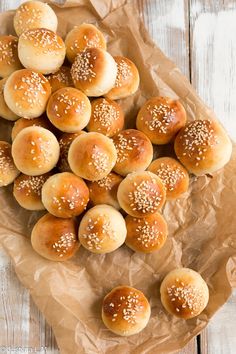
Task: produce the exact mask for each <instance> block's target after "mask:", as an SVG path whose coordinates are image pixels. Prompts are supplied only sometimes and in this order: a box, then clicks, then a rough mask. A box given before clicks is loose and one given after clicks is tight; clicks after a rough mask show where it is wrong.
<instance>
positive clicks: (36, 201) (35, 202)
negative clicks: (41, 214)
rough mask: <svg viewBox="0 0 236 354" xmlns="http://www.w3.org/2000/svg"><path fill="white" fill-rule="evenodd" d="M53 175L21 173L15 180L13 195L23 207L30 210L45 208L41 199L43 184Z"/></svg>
mask: <svg viewBox="0 0 236 354" xmlns="http://www.w3.org/2000/svg"><path fill="white" fill-rule="evenodd" d="M51 175H52V173H50V172H49V173H45V174H44V175H40V176H27V175H24V174H21V175H20V176H18V177H17V178H16V179H15V181H14V188H13V195H14V197H15V198H16V200H17V202H18V203H19V204H20V206H22V208H25V209H28V210H44V209H45V207H44V205H43V203H42V201H41V191H42V187H43V184H44V183H45V182H46V180H47V179H48V178H49V177H50V176H51Z"/></svg>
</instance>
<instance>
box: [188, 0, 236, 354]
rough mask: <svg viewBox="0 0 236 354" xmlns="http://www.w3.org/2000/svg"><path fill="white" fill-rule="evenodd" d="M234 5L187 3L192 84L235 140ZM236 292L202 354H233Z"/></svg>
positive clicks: (209, 0) (208, 0) (224, 0)
mask: <svg viewBox="0 0 236 354" xmlns="http://www.w3.org/2000/svg"><path fill="white" fill-rule="evenodd" d="M235 11H236V2H235V1H229V0H217V1H215V0H202V1H198V0H191V1H190V15H191V16H190V19H191V21H190V47H191V72H192V84H193V86H194V87H195V88H196V90H197V92H198V93H199V95H200V96H201V97H202V98H203V99H204V101H205V102H206V103H207V104H208V105H209V106H210V107H212V108H213V109H214V110H215V112H216V114H217V116H218V118H219V119H220V120H221V121H222V123H223V124H224V126H225V127H226V128H227V130H228V132H229V134H230V135H231V137H232V139H234V140H236V121H235V115H236V100H235V97H236V83H235V74H236V62H235V57H236V45H235V31H236V21H235V13H236V12H235ZM235 304H236V291H234V293H233V295H232V297H231V299H230V300H229V301H228V302H227V303H226V304H225V305H224V306H223V307H222V309H221V310H220V311H219V312H218V313H217V314H216V315H215V316H214V317H213V319H212V320H211V321H210V324H209V325H208V327H207V329H206V330H204V331H203V333H202V335H201V353H202V354H234V353H235V347H236V339H235V336H234V332H235V328H236V313H235Z"/></svg>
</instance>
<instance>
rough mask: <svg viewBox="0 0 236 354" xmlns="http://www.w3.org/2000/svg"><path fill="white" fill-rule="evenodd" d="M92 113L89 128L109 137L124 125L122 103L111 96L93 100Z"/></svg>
mask: <svg viewBox="0 0 236 354" xmlns="http://www.w3.org/2000/svg"><path fill="white" fill-rule="evenodd" d="M91 105H92V113H91V117H90V121H89V124H88V126H87V129H88V131H89V132H97V133H101V134H104V135H106V136H108V137H109V138H110V137H112V136H113V135H115V134H116V133H118V132H119V131H120V130H121V129H123V126H124V113H123V110H122V108H121V106H120V105H118V103H116V102H115V101H112V100H110V99H109V98H103V97H101V98H97V99H96V100H93V101H92V104H91Z"/></svg>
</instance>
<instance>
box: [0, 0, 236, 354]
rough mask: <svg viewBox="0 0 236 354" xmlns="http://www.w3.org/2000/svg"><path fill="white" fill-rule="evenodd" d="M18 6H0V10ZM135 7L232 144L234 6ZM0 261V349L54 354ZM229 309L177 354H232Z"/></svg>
mask: <svg viewBox="0 0 236 354" xmlns="http://www.w3.org/2000/svg"><path fill="white" fill-rule="evenodd" d="M22 2H24V1H20V0H10V1H5V0H0V10H1V11H3V10H6V9H9V8H15V7H17V6H18V5H19V4H20V3H22ZM138 6H139V10H140V13H141V14H142V15H143V18H144V21H145V24H146V26H147V27H148V29H149V31H150V33H151V35H152V37H153V39H154V40H155V41H156V43H157V44H158V45H159V46H160V47H161V48H162V49H163V51H164V52H165V54H166V55H168V56H169V57H170V58H172V59H173V60H174V61H175V62H176V64H177V65H178V66H179V67H180V69H181V70H182V71H183V72H184V73H185V75H186V76H188V77H189V78H190V79H191V81H192V84H193V85H194V87H195V88H196V90H197V92H198V93H199V94H200V96H201V97H202V98H203V99H204V101H205V102H206V103H207V104H209V105H210V106H211V107H212V108H214V110H215V111H216V113H217V115H218V117H219V118H220V119H221V120H222V122H223V123H224V125H226V127H227V129H228V130H229V132H230V133H231V136H232V137H233V138H234V139H235V140H236V125H235V115H236V83H235V80H234V76H235V72H236V70H235V69H236V68H235V65H236V63H234V58H235V57H236V42H235V40H234V35H235V33H236V20H234V19H235V18H236V1H235V0H232V1H227V0H225V1H223V0H211V1H210V0H191V1H187V0H138ZM234 42H235V44H234ZM0 252H1V250H0ZM0 259H1V261H0V262H1V263H0V273H1V275H2V277H1V278H2V279H1V298H0V328H1V331H0V343H4V345H11V346H12V347H16V346H23V347H27V346H30V347H36V348H40V347H41V346H42V347H44V346H46V347H47V353H48V354H49V353H52V354H56V353H58V350H57V346H56V342H55V339H54V336H53V333H52V330H51V328H50V327H49V326H48V325H47V324H46V322H45V320H44V318H43V316H42V315H41V314H40V312H39V311H38V309H37V308H36V306H35V305H34V304H33V302H32V300H31V298H30V296H29V293H28V291H27V290H25V289H23V287H22V286H21V285H20V283H19V281H18V280H17V278H16V275H15V273H14V270H13V267H12V265H11V264H10V263H9V260H8V258H7V257H6V256H4V255H3V253H2V252H1V255H0ZM235 305H236V294H235V293H234V296H232V297H231V299H230V301H229V302H228V303H227V304H226V305H225V306H224V307H223V308H222V310H220V311H219V313H218V314H216V316H215V317H214V319H213V320H212V321H211V323H210V325H209V326H208V328H207V329H206V330H205V331H203V333H202V334H201V337H198V338H199V340H198V343H197V340H196V339H194V340H192V341H191V342H190V343H189V344H188V345H187V346H186V347H185V348H184V349H183V350H182V351H180V352H179V353H178V354H196V353H202V354H218V353H219V354H235V348H236V339H235V337H234V332H235V330H236V311H235ZM197 344H198V345H197ZM154 354H159V353H154Z"/></svg>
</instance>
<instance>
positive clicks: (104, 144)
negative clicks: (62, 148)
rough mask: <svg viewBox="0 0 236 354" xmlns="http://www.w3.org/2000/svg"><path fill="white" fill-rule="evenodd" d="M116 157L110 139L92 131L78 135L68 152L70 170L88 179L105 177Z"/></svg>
mask: <svg viewBox="0 0 236 354" xmlns="http://www.w3.org/2000/svg"><path fill="white" fill-rule="evenodd" d="M116 158H117V153H116V149H115V146H114V144H113V142H112V140H111V139H109V138H108V137H106V136H105V135H102V134H100V133H93V132H91V133H87V134H82V135H80V136H78V137H77V138H76V139H75V140H74V141H73V142H72V144H71V146H70V148H69V153H68V161H69V166H70V168H71V170H72V171H73V172H74V173H75V174H76V175H77V176H80V177H82V178H85V179H87V180H89V181H98V180H100V179H102V178H104V177H106V176H107V175H108V174H109V173H110V172H111V170H112V168H113V167H114V165H115V163H116Z"/></svg>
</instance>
